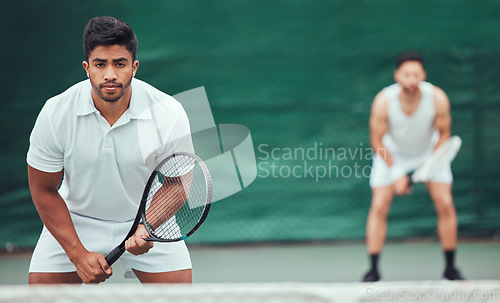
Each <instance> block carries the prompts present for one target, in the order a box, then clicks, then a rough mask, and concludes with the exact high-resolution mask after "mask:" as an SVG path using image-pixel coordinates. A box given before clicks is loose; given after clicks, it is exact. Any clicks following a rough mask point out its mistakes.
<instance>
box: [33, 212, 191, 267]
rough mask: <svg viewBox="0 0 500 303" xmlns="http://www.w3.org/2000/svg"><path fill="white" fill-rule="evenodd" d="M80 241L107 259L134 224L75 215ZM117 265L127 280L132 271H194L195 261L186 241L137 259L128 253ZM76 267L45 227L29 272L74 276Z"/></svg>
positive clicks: (162, 245) (157, 245) (157, 246)
mask: <svg viewBox="0 0 500 303" xmlns="http://www.w3.org/2000/svg"><path fill="white" fill-rule="evenodd" d="M71 218H72V219H73V224H74V226H75V229H76V232H77V234H78V237H79V238H80V241H81V242H82V243H83V245H84V247H85V248H86V249H87V250H88V251H91V252H98V253H101V254H103V255H106V254H107V253H109V252H110V251H111V250H112V249H114V248H115V247H116V246H117V245H118V244H120V243H121V242H122V241H123V239H124V238H125V236H126V235H127V233H128V232H129V230H130V227H131V225H132V222H115V221H102V220H98V219H95V218H89V217H83V216H80V215H76V214H73V213H72V214H71ZM117 262H120V267H121V268H122V269H123V270H124V276H125V277H134V275H133V273H132V270H131V269H132V268H133V269H136V270H139V271H144V272H150V273H158V272H170V271H177V270H183V269H190V268H191V267H192V265H191V258H190V256H189V252H188V250H187V247H186V244H185V243H184V241H179V242H171V243H158V242H155V243H154V246H153V248H152V249H150V250H149V252H147V253H146V254H143V255H140V256H134V255H132V254H131V253H129V252H127V251H126V252H125V253H124V254H123V255H122V256H121V257H120V258H119V259H118V261H117ZM74 271H76V268H75V266H74V265H73V263H71V261H70V260H69V258H68V256H67V255H66V253H65V252H64V250H63V248H62V247H61V245H59V243H58V242H57V241H56V239H55V238H54V237H53V236H52V235H51V234H50V232H49V231H48V230H47V228H46V227H45V226H44V227H43V230H42V234H41V235H40V239H39V240H38V243H37V245H36V247H35V250H34V252H33V256H32V258H31V264H30V268H29V272H30V273H31V272H44V273H52V272H53V273H57V272H74Z"/></svg>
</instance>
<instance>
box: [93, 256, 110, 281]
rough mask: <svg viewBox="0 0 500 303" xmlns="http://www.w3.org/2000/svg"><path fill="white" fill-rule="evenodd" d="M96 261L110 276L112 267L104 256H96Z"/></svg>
mask: <svg viewBox="0 0 500 303" xmlns="http://www.w3.org/2000/svg"><path fill="white" fill-rule="evenodd" d="M97 262H98V263H99V265H100V266H101V268H102V270H104V272H105V273H106V274H107V275H108V276H111V275H112V274H113V269H112V268H111V266H109V264H108V262H107V261H106V258H104V256H102V258H98V259H97Z"/></svg>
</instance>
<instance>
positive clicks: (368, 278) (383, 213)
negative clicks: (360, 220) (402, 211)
mask: <svg viewBox="0 0 500 303" xmlns="http://www.w3.org/2000/svg"><path fill="white" fill-rule="evenodd" d="M393 196H394V194H393V189H392V186H381V187H375V188H372V202H371V206H370V211H369V213H368V220H367V222H366V247H367V250H368V253H369V254H370V263H371V268H370V270H369V271H368V273H367V274H366V275H365V276H364V277H363V281H364V282H373V281H378V280H379V279H380V275H379V273H378V269H377V265H378V257H379V255H380V252H381V251H382V248H383V246H384V243H385V237H386V234H387V215H388V214H389V210H390V207H391V202H392V199H393Z"/></svg>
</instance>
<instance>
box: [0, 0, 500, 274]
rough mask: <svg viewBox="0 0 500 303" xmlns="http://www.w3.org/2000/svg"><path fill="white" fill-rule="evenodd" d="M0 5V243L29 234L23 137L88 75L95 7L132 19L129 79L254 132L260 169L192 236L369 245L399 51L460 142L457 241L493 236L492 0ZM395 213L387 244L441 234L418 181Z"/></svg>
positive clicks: (495, 42)
mask: <svg viewBox="0 0 500 303" xmlns="http://www.w3.org/2000/svg"><path fill="white" fill-rule="evenodd" d="M0 15H1V18H0V24H1V27H0V28H1V33H2V34H1V41H2V42H1V43H2V48H1V50H0V51H1V58H2V59H3V60H2V61H3V62H2V65H1V70H2V73H1V75H0V77H1V81H0V85H1V91H2V94H3V100H4V101H3V104H2V110H1V114H0V115H1V116H0V128H1V132H0V133H1V141H2V142H4V143H3V144H1V146H0V149H1V155H2V157H1V158H0V161H1V165H2V170H3V171H4V173H3V174H1V175H0V178H1V182H0V207H1V212H0V221H1V222H2V223H3V227H2V228H1V229H0V250H3V251H23V250H30V249H32V248H33V247H34V245H35V244H36V241H37V239H38V236H39V233H40V230H41V227H42V223H41V221H40V219H39V217H38V214H37V212H36V210H35V208H34V206H33V204H32V202H31V197H30V193H29V189H28V184H27V176H26V161H25V157H26V152H27V149H28V145H29V134H30V132H31V129H32V127H33V125H34V122H35V120H36V117H37V115H38V113H39V111H40V109H41V108H42V106H43V104H44V102H45V101H46V100H47V99H49V98H50V97H52V96H54V95H57V94H59V93H61V92H63V91H64V90H66V89H67V88H68V87H70V86H71V85H73V84H75V83H76V82H79V81H81V80H84V79H85V78H86V77H85V73H84V70H83V68H82V65H81V63H82V61H83V59H84V56H83V50H82V33H83V29H84V27H85V25H86V23H87V22H88V20H89V19H91V18H92V17H95V16H99V15H112V16H115V17H117V18H119V19H121V20H123V21H125V22H127V23H128V24H130V25H131V26H132V28H133V29H134V30H135V32H136V34H137V36H138V38H139V51H138V55H137V58H138V60H139V61H140V67H139V70H138V73H137V75H136V77H137V78H139V79H142V80H144V81H146V82H148V83H150V84H152V85H154V86H155V87H157V88H159V89H160V90H162V91H164V92H166V93H168V94H170V95H175V94H177V93H181V92H183V91H186V90H189V89H192V88H196V87H200V86H204V87H205V89H206V92H207V95H208V99H209V101H210V104H211V108H212V112H213V115H214V118H215V121H216V123H218V124H219V123H235V124H242V125H245V126H247V127H248V128H249V129H250V132H251V135H252V139H253V144H254V147H255V155H256V159H257V165H258V176H257V179H256V180H255V181H254V182H253V183H252V184H251V185H250V186H249V187H248V188H245V189H244V190H243V191H241V192H239V193H237V194H235V195H233V196H231V197H229V198H226V199H224V200H222V201H220V202H217V203H214V205H213V209H212V211H211V213H210V215H209V217H208V219H207V221H206V223H205V224H204V225H203V227H202V228H201V229H200V230H199V231H198V232H197V234H196V235H195V236H193V237H192V238H190V239H189V244H190V245H192V246H193V247H194V246H203V245H205V246H206V245H255V244H261V245H262V244H264V245H268V244H276V243H278V244H279V243H281V244H283V243H287V244H290V243H292V244H294V243H305V244H307V243H311V242H313V243H320V244H321V243H331V242H338V241H341V242H342V241H344V242H345V241H353V243H359V245H358V246H356V247H358V248H356V249H358V250H362V251H361V253H360V254H364V251H363V250H364V247H363V245H362V241H363V240H364V234H365V221H366V216H367V213H368V209H369V205H370V197H371V194H370V188H369V185H368V175H369V171H370V170H369V169H370V165H371V154H370V152H369V136H368V135H369V134H368V118H369V113H370V106H371V102H372V100H373V97H374V96H375V95H376V93H377V92H378V91H380V90H381V89H382V88H383V87H385V86H388V85H390V84H392V83H393V78H392V73H393V71H394V68H395V59H396V57H397V55H398V54H399V53H400V52H402V51H404V50H408V49H414V50H418V51H420V52H421V53H422V54H423V55H424V58H425V59H426V62H427V72H428V81H429V82H431V83H433V84H435V85H437V86H439V87H441V88H442V89H443V90H444V91H445V92H446V93H447V94H448V96H449V98H450V100H451V106H452V117H453V134H455V135H459V136H460V137H461V138H462V140H463V146H462V149H461V151H460V152H459V154H458V156H457V158H456V159H455V161H454V162H453V165H452V168H453V173H454V178H455V181H454V188H453V193H454V199H455V205H456V208H457V213H458V222H459V236H460V238H461V239H469V240H470V239H474V240H477V239H480V240H482V241H495V240H498V238H499V237H500V199H499V194H500V189H499V186H498V183H499V181H500V177H499V172H500V163H499V161H498V160H499V158H498V155H499V153H500V140H498V135H499V134H500V122H499V119H498V117H499V115H500V85H499V80H500V68H499V67H500V55H499V54H500V39H499V38H498V37H499V34H500V4H499V3H498V1H493V0H485V1H481V2H473V1H466V0H453V1H452V0H442V1H430V0H422V1H399V0H383V1H372V0H355V1H345V0H335V1H328V2H326V1H264V0H254V1H239V0H236V1H216V2H212V1H211V2H207V1H201V0H188V1H175V2H173V1H163V0H149V1H135V0H120V1H116V0H115V1H113V0H99V1H97V0H89V1H72V0H71V1H54V0H43V1H42V0H38V1H35V0H29V1H9V2H7V3H5V4H3V8H2V10H1V12H0ZM325 151H326V154H324V153H325ZM332 151H335V155H333V154H332ZM271 152H272V154H271ZM294 168H295V170H294ZM323 170H325V171H326V172H327V174H326V175H323ZM294 174H295V175H294ZM389 222H390V225H389V230H388V237H389V239H390V240H408V239H424V240H425V239H427V240H430V241H435V240H436V239H437V233H436V215H435V211H434V207H433V205H432V203H431V201H430V199H429V197H428V195H427V193H426V191H425V188H424V187H423V186H421V185H420V186H416V188H415V190H414V193H413V194H412V195H410V196H407V197H400V198H396V199H395V201H394V203H393V205H392V209H391V213H390V216H389ZM496 249H497V250H496V251H497V252H498V247H497V248H496ZM347 254H349V253H347ZM4 255H5V254H4ZM439 258H441V256H439ZM495 264H498V261H497V262H496V263H495ZM360 275H361V273H356V276H360Z"/></svg>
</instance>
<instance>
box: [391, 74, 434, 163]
mask: <svg viewBox="0 0 500 303" xmlns="http://www.w3.org/2000/svg"><path fill="white" fill-rule="evenodd" d="M419 88H420V90H421V91H422V97H421V99H420V104H419V105H418V108H417V109H416V110H415V111H414V112H413V113H412V114H411V115H407V114H406V113H404V112H403V109H402V108H401V101H400V100H399V92H400V91H401V85H399V84H398V83H395V84H392V85H390V86H388V87H386V88H384V94H385V96H386V97H387V100H388V119H389V132H388V133H387V134H386V135H385V136H384V138H383V143H384V145H385V146H386V148H387V149H388V150H389V151H390V152H392V153H397V154H401V155H408V156H416V155H422V154H425V153H428V152H430V151H431V150H432V147H433V146H434V144H435V143H436V139H437V137H438V136H437V130H436V129H435V128H434V116H435V108H434V85H432V84H431V83H429V82H420V84H419Z"/></svg>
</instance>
